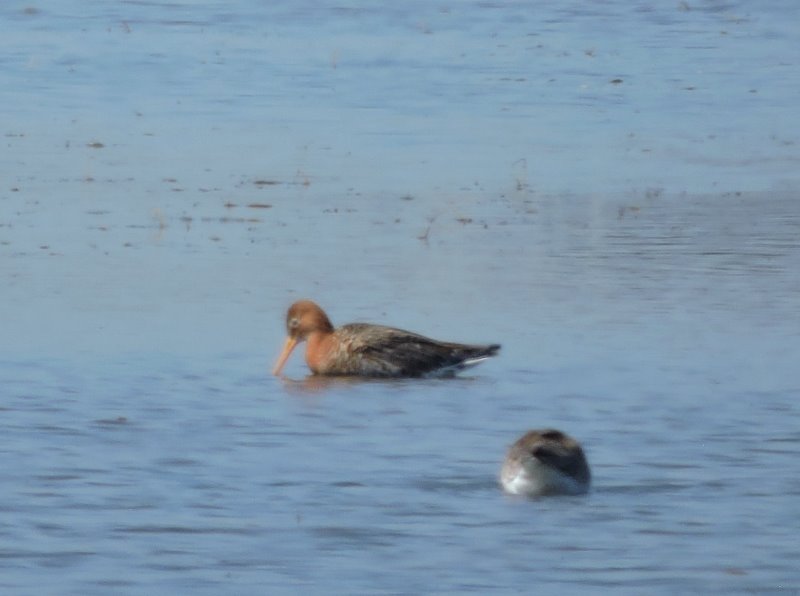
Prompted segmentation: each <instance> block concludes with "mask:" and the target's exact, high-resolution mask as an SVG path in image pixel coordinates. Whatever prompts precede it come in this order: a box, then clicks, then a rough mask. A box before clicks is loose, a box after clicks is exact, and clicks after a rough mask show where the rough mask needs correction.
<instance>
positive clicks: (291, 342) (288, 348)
mask: <svg viewBox="0 0 800 596" xmlns="http://www.w3.org/2000/svg"><path fill="white" fill-rule="evenodd" d="M296 345H297V339H296V338H294V337H291V336H290V337H287V338H286V343H284V344H283V351H282V352H281V355H280V356H278V361H277V362H276V363H275V368H273V369H272V374H273V375H275V376H276V377H277V376H278V375H279V374H281V371H282V370H283V366H284V365H285V364H286V361H287V360H288V359H289V355H290V354H291V353H292V350H294V347H295V346H296Z"/></svg>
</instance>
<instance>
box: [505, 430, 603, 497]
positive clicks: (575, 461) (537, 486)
mask: <svg viewBox="0 0 800 596" xmlns="http://www.w3.org/2000/svg"><path fill="white" fill-rule="evenodd" d="M590 482H591V473H590V471H589V464H588V463H587V461H586V456H585V455H584V453H583V449H582V448H581V446H580V444H579V443H578V442H577V441H576V440H575V439H573V438H572V437H570V436H569V435H567V434H565V433H563V432H561V431H559V430H554V429H544V430H531V431H528V432H527V433H525V434H524V435H522V437H520V438H519V439H518V440H517V442H516V443H514V444H513V445H512V446H511V448H510V449H509V450H508V455H506V459H505V461H504V462H503V468H502V470H501V472H500V483H501V484H502V485H503V488H504V489H505V490H506V491H507V492H509V493H511V494H515V495H525V496H528V497H535V496H541V495H556V494H566V495H579V494H583V493H585V492H587V491H588V490H589V484H590Z"/></svg>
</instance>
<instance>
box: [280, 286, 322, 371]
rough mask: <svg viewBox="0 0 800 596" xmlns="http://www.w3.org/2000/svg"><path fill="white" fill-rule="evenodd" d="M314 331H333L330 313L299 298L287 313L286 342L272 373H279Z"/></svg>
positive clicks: (309, 301) (313, 303)
mask: <svg viewBox="0 0 800 596" xmlns="http://www.w3.org/2000/svg"><path fill="white" fill-rule="evenodd" d="M312 333H333V325H331V321H330V319H328V315H326V314H325V311H324V310H322V309H321V308H320V307H319V305H317V304H316V303H315V302H312V301H311V300H298V301H297V302H295V303H294V304H292V305H291V306H290V307H289V310H288V311H287V313H286V335H287V337H286V342H285V343H284V344H283V350H282V351H281V355H280V356H278V361H277V362H276V363H275V368H274V369H273V370H272V374H274V375H279V374H281V371H282V370H283V367H284V365H285V364H286V361H287V360H288V359H289V355H290V354H291V353H292V350H294V348H295V346H296V345H297V344H298V343H300V342H302V341H305V339H306V338H307V337H308V336H309V335H311V334H312Z"/></svg>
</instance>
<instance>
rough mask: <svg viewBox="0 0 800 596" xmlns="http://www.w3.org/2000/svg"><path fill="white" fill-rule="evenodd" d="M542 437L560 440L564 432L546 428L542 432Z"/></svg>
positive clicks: (549, 439)
mask: <svg viewBox="0 0 800 596" xmlns="http://www.w3.org/2000/svg"><path fill="white" fill-rule="evenodd" d="M542 438H543V439H546V440H548V441H560V440H561V439H563V438H564V433H561V432H559V431H557V430H548V431H545V432H543V433H542Z"/></svg>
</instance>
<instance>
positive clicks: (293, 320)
mask: <svg viewBox="0 0 800 596" xmlns="http://www.w3.org/2000/svg"><path fill="white" fill-rule="evenodd" d="M299 326H300V321H299V320H298V319H297V318H291V319H289V329H297V328H298V327H299Z"/></svg>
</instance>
